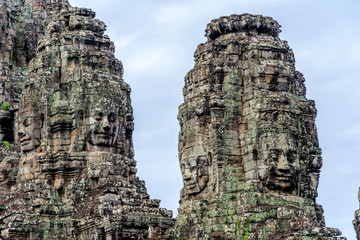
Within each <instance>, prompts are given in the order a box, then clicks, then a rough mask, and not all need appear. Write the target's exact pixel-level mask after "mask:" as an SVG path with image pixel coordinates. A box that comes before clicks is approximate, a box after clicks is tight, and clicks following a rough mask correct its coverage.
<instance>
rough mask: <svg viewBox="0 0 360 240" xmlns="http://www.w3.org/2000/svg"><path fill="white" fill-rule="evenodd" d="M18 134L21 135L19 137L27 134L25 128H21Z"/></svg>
mask: <svg viewBox="0 0 360 240" xmlns="http://www.w3.org/2000/svg"><path fill="white" fill-rule="evenodd" d="M18 136H19V138H22V137H23V136H25V131H24V130H23V129H21V130H19V132H18Z"/></svg>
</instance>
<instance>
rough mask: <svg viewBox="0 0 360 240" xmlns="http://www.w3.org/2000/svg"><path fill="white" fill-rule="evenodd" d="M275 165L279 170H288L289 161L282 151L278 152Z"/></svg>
mask: <svg viewBox="0 0 360 240" xmlns="http://www.w3.org/2000/svg"><path fill="white" fill-rule="evenodd" d="M277 167H278V169H279V170H289V169H290V166H289V161H288V159H287V156H286V154H285V153H283V152H282V153H280V154H279V159H278V166H277Z"/></svg>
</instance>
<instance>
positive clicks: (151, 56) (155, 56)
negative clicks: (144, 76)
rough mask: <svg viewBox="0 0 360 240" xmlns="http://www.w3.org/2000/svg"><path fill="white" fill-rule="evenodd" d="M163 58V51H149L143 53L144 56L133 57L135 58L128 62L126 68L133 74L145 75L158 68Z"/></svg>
mask: <svg viewBox="0 0 360 240" xmlns="http://www.w3.org/2000/svg"><path fill="white" fill-rule="evenodd" d="M163 58H164V50H163V49H161V48H158V49H148V50H147V51H145V52H143V53H142V55H139V56H138V55H136V56H133V58H132V59H130V60H129V61H128V63H127V65H126V68H127V70H128V71H131V72H133V73H141V72H143V73H144V72H146V71H150V70H151V68H154V66H158V63H159V62H160V61H161V59H163Z"/></svg>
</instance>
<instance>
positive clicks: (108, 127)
mask: <svg viewBox="0 0 360 240" xmlns="http://www.w3.org/2000/svg"><path fill="white" fill-rule="evenodd" d="M118 132H119V120H118V115H117V114H116V113H114V112H109V113H107V112H105V111H104V112H102V111H95V112H94V113H93V114H92V116H91V117H90V129H89V132H88V142H89V143H90V144H91V145H95V146H105V147H110V146H112V145H114V143H115V142H116V139H117V135H118Z"/></svg>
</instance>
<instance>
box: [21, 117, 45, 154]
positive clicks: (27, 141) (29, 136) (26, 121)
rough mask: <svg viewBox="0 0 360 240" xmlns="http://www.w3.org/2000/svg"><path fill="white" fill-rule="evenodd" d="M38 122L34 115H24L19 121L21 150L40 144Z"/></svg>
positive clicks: (30, 148)
mask: <svg viewBox="0 0 360 240" xmlns="http://www.w3.org/2000/svg"><path fill="white" fill-rule="evenodd" d="M39 126H40V123H38V122H36V120H35V118H34V117H25V118H23V119H22V120H21V121H20V127H19V140H20V147H21V150H22V152H29V151H32V150H34V149H35V148H37V147H38V146H39V145H40V139H41V129H40V127H39Z"/></svg>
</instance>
